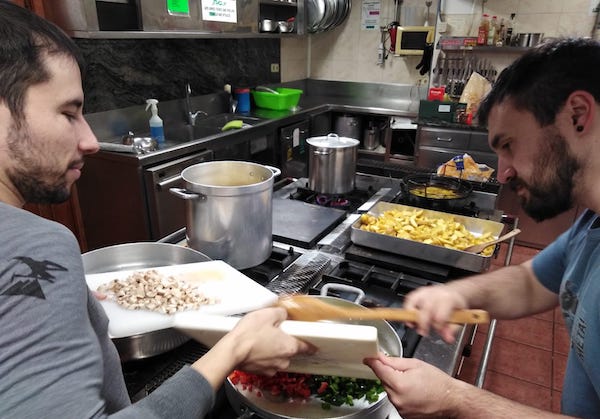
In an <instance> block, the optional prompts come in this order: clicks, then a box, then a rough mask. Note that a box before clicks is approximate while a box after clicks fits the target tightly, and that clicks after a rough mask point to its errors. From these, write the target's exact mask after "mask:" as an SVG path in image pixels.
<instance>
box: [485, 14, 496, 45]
mask: <svg viewBox="0 0 600 419" xmlns="http://www.w3.org/2000/svg"><path fill="white" fill-rule="evenodd" d="M497 25H498V18H497V17H496V16H494V17H492V21H491V22H490V27H489V29H488V36H487V44H488V45H495V42H494V40H495V39H496V33H497V30H496V28H497Z"/></svg>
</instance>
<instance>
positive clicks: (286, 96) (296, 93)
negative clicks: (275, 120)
mask: <svg viewBox="0 0 600 419" xmlns="http://www.w3.org/2000/svg"><path fill="white" fill-rule="evenodd" d="M275 91H276V92H279V94H276V93H269V92H263V91H256V90H253V91H252V97H253V98H254V103H256V106H258V107H259V108H264V109H273V110H276V111H284V110H289V109H292V108H293V107H294V106H296V105H298V102H299V101H300V95H302V93H303V92H302V90H300V89H290V88H287V87H278V88H276V89H275Z"/></svg>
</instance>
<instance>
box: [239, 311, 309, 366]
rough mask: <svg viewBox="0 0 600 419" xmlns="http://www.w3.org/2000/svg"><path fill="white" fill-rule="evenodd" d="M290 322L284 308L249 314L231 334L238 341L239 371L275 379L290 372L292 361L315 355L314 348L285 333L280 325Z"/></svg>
mask: <svg viewBox="0 0 600 419" xmlns="http://www.w3.org/2000/svg"><path fill="white" fill-rule="evenodd" d="M286 318H287V312H286V311H285V310H284V309H283V308H279V307H271V308H265V309H262V310H257V311H254V312H251V313H248V314H246V315H245V316H244V317H243V318H242V319H241V320H240V321H239V322H238V324H237V325H236V327H235V328H234V329H233V330H232V331H231V332H230V333H229V334H228V338H229V339H233V340H235V341H236V346H235V347H236V351H238V354H239V357H238V362H237V366H236V368H238V369H241V370H244V371H247V372H253V373H256V374H262V375H274V374H275V373H276V372H277V371H280V370H283V369H285V368H287V367H288V366H289V364H290V358H291V357H292V356H294V355H296V354H300V353H314V352H315V351H316V348H315V347H314V346H312V345H311V344H309V343H307V342H304V341H302V340H299V339H296V338H295V337H293V336H290V335H288V334H286V333H285V332H283V331H282V330H281V329H280V328H279V325H280V324H281V322H282V321H284V320H285V319H286Z"/></svg>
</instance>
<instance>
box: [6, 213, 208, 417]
mask: <svg viewBox="0 0 600 419" xmlns="http://www.w3.org/2000/svg"><path fill="white" fill-rule="evenodd" d="M107 330H108V318H107V317H106V314H105V313H104V311H103V309H102V307H101V305H100V304H99V303H98V302H97V301H96V299H95V298H94V296H93V295H92V294H91V293H90V291H89V289H88V287H87V285H86V282H85V277H84V271H83V265H82V261H81V255H80V251H79V246H78V243H77V241H76V239H75V237H74V236H73V234H72V233H71V232H70V231H69V230H68V229H67V228H66V227H64V226H62V225H61V224H58V223H55V222H53V221H49V220H46V219H44V218H41V217H38V216H36V215H34V214H32V213H30V212H28V211H25V210H22V209H19V208H15V207H12V206H9V205H6V204H4V203H0V418H61V419H62V418H77V419H83V418H104V417H111V418H200V417H203V416H204V415H205V414H206V413H207V412H208V410H209V409H210V408H211V407H212V405H213V403H214V393H213V390H212V388H211V386H210V384H209V383H208V382H207V381H206V380H205V379H204V377H203V376H202V375H200V374H198V373H197V372H196V371H194V370H193V369H191V368H189V367H186V368H184V369H182V370H181V371H179V372H178V373H177V374H175V375H174V376H173V377H171V379H170V380H167V381H166V382H165V383H163V385H161V386H160V387H159V388H158V389H157V390H156V391H154V392H153V393H152V394H150V395H149V396H147V397H146V398H144V399H142V400H141V401H139V402H137V403H135V404H133V405H132V404H131V402H130V400H129V397H128V395H127V390H126V388H125V382H124V380H123V373H122V370H121V364H120V362H119V356H118V353H117V351H116V349H115V347H114V345H113V343H112V342H111V340H110V338H109V337H108V333H107Z"/></svg>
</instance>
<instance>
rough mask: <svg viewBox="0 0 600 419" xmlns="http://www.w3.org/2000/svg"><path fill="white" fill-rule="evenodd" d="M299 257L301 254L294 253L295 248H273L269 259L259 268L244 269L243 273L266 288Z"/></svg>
mask: <svg viewBox="0 0 600 419" xmlns="http://www.w3.org/2000/svg"><path fill="white" fill-rule="evenodd" d="M299 257H300V253H298V252H296V251H294V248H293V247H290V248H289V249H287V250H286V249H281V248H279V247H273V249H272V250H271V254H270V255H269V258H268V259H267V260H266V261H265V262H263V263H261V264H260V265H258V266H254V267H251V268H248V269H244V270H242V273H243V274H244V275H246V276H247V277H249V278H251V279H253V280H254V281H256V282H258V283H259V284H260V285H262V286H266V285H267V284H268V283H269V282H271V281H272V280H273V279H274V278H275V277H276V276H277V275H279V274H280V273H281V272H282V271H283V270H284V269H285V268H287V267H288V266H289V265H291V264H292V262H294V261H295V260H296V259H298V258H299Z"/></svg>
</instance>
